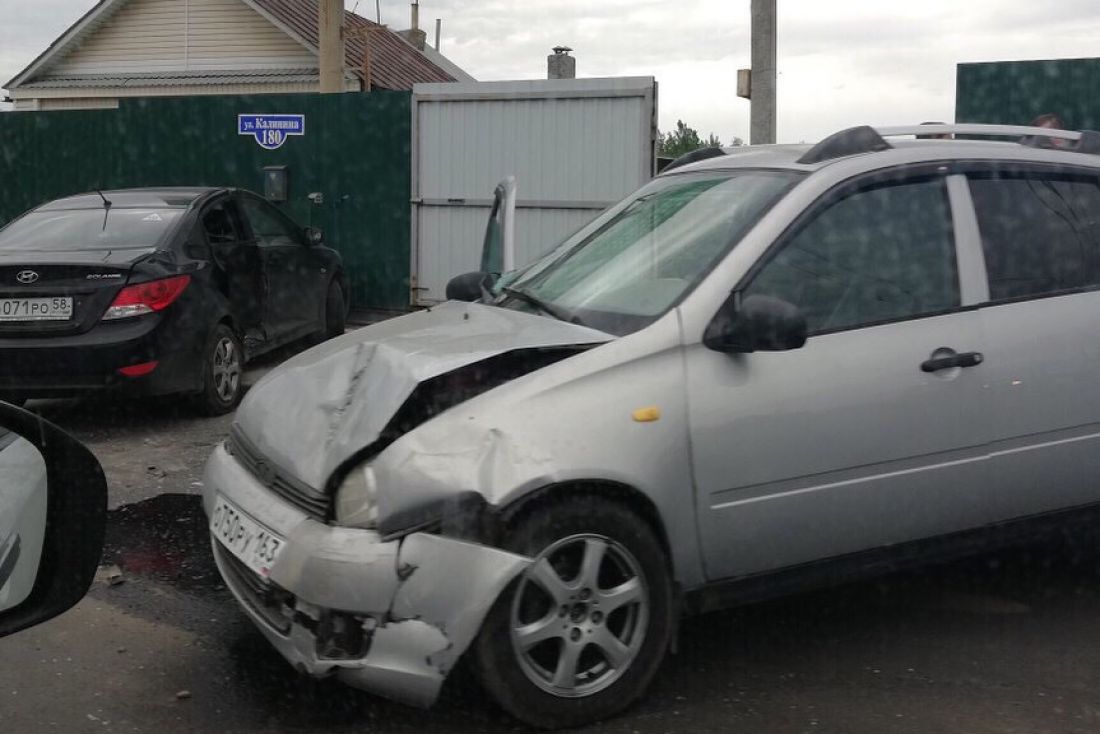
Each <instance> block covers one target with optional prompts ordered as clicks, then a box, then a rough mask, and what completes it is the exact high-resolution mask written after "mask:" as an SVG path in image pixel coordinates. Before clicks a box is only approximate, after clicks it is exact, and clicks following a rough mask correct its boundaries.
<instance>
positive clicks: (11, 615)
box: [0, 402, 107, 637]
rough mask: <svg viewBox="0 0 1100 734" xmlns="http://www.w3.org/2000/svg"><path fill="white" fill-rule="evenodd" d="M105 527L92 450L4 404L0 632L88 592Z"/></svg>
mask: <svg viewBox="0 0 1100 734" xmlns="http://www.w3.org/2000/svg"><path fill="white" fill-rule="evenodd" d="M106 525H107V480H106V479H105V478H104V476H103V469H102V468H101V467H100V465H99V462H98V461H96V459H95V457H94V456H92V454H91V452H90V451H88V449H86V448H85V447H84V446H83V445H82V444H81V443H80V442H79V441H77V440H76V439H74V438H73V437H71V436H70V435H68V434H67V433H65V432H64V431H62V430H61V429H60V428H58V427H57V426H55V425H53V424H52V423H49V422H48V421H45V420H43V419H42V418H39V417H38V416H36V415H34V414H33V413H28V412H27V411H25V410H22V409H20V408H16V407H15V406H14V405H11V404H9V403H4V402H0V637H3V636H5V635H10V634H12V633H13V632H18V631H19V630H21V629H24V628H26V627H30V626H31V625H35V624H38V623H39V622H44V621H46V620H47V619H50V618H51V617H55V616H57V615H58V614H61V613H62V612H64V611H65V610H67V609H69V608H70V607H71V606H73V605H74V604H76V603H77V602H78V601H80V600H81V599H82V598H83V597H84V594H85V592H87V591H88V587H89V586H91V584H92V579H93V578H95V572H96V568H97V567H98V565H99V559H100V556H101V554H102V552H103V536H104V531H105V529H106Z"/></svg>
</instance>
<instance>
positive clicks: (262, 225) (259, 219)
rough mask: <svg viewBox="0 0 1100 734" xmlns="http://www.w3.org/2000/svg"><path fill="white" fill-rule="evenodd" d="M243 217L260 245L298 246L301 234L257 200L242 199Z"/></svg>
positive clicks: (274, 211) (275, 212)
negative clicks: (246, 219)
mask: <svg viewBox="0 0 1100 734" xmlns="http://www.w3.org/2000/svg"><path fill="white" fill-rule="evenodd" d="M241 208H242V209H244V215H245V216H246V217H248V223H249V224H250V225H251V226H252V232H253V234H255V235H256V238H257V239H258V240H259V241H260V244H261V245H273V246H274V245H299V244H301V232H300V231H299V230H298V228H297V227H295V226H293V225H292V224H291V223H290V222H288V221H286V220H285V219H283V217H281V216H280V215H279V213H278V212H277V211H276V210H274V209H272V208H271V207H270V206H268V205H267V204H265V203H264V202H262V201H259V200H257V199H251V198H248V199H244V200H243V202H242V203H241Z"/></svg>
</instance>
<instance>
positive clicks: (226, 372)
mask: <svg viewBox="0 0 1100 734" xmlns="http://www.w3.org/2000/svg"><path fill="white" fill-rule="evenodd" d="M211 368H212V369H211V372H212V374H213V377H214V392H215V393H216V394H217V396H218V399H219V400H222V401H223V402H229V401H231V400H232V399H233V396H234V395H236V394H237V389H238V388H239V386H240V383H241V356H240V351H239V350H238V349H237V345H236V343H235V342H234V341H233V339H231V338H230V337H228V336H223V337H222V338H221V339H219V340H218V344H217V346H215V347H214V362H213V364H212V365H211Z"/></svg>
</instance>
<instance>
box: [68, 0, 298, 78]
mask: <svg viewBox="0 0 1100 734" xmlns="http://www.w3.org/2000/svg"><path fill="white" fill-rule="evenodd" d="M316 67H317V57H316V56H315V55H314V54H312V53H311V52H310V51H309V50H307V49H306V48H305V47H303V46H302V45H301V44H299V43H297V42H296V41H294V40H293V39H292V38H290V37H288V36H287V35H286V34H285V33H284V32H283V31H281V30H280V29H279V28H277V27H276V26H275V25H273V24H272V23H271V22H270V21H268V20H267V19H266V18H264V17H263V16H261V15H260V14H258V13H257V12H255V11H254V10H252V9H251V8H249V7H248V6H247V5H245V4H244V3H243V2H241V0H133V2H130V3H128V4H127V5H125V6H124V7H123V8H122V9H121V10H119V11H118V13H116V14H115V15H114V16H112V17H111V18H109V19H107V22H106V23H105V24H104V25H103V26H101V27H100V28H98V29H96V30H95V31H93V32H92V33H90V34H89V35H88V37H87V39H86V41H85V42H84V43H83V44H81V45H80V46H78V47H77V48H76V49H74V50H73V51H71V52H70V53H69V54H67V55H66V56H65V57H64V58H62V59H61V60H60V61H59V62H58V63H57V64H56V65H55V66H54V67H53V68H51V69H50V70H49V72H48V74H47V76H48V77H65V76H71V75H78V74H108V73H118V72H139V71H140V72H155V71H164V72H170V71H179V70H183V71H198V70H204V69H210V70H234V69H268V68H271V69H275V68H296V69H301V68H316Z"/></svg>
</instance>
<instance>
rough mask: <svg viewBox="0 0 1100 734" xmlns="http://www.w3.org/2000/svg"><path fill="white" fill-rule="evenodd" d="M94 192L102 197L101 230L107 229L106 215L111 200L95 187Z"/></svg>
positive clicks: (109, 209) (109, 210) (108, 211)
mask: <svg viewBox="0 0 1100 734" xmlns="http://www.w3.org/2000/svg"><path fill="white" fill-rule="evenodd" d="M95 192H96V193H97V194H99V198H101V199H103V231H104V232H106V231H107V215H108V214H110V213H111V206H112V204H111V200H110V199H108V198H107V197H106V196H104V195H103V192H102V191H100V190H99V189H96V190H95Z"/></svg>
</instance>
